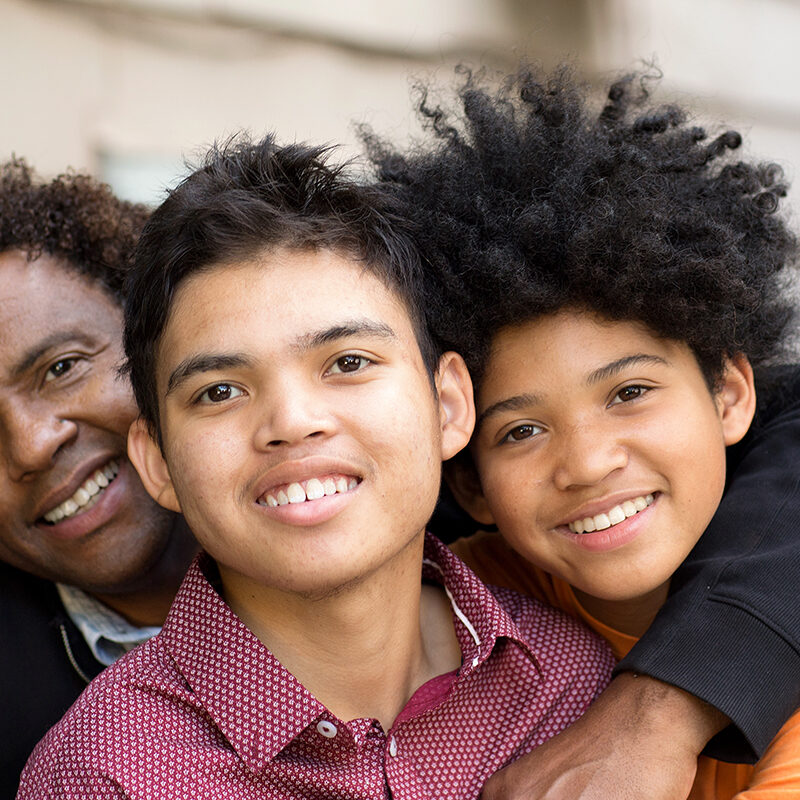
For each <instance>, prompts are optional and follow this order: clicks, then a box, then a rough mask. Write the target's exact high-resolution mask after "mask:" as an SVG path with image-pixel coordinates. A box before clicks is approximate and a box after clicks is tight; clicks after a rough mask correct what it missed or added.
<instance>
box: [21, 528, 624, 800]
mask: <svg viewBox="0 0 800 800" xmlns="http://www.w3.org/2000/svg"><path fill="white" fill-rule="evenodd" d="M208 567H209V562H208V560H207V557H204V556H201V557H200V558H199V559H198V560H197V561H195V563H194V564H193V565H192V566H191V568H190V569H189V572H188V573H187V575H186V578H185V579H184V582H183V585H182V586H181V589H180V591H179V592H178V595H177V597H176V599H175V602H174V604H173V607H172V610H171V611H170V614H169V616H168V618H167V621H166V623H165V625H164V628H163V630H162V632H161V633H160V634H158V635H157V636H156V637H154V638H153V639H151V640H150V641H149V642H147V643H146V644H144V645H142V646H141V647H139V648H137V649H136V650H134V651H133V652H132V653H130V654H129V655H127V656H125V657H124V658H123V659H121V660H120V661H118V662H117V663H116V664H115V665H113V666H112V667H110V668H109V669H107V670H106V671H105V672H103V673H102V674H101V675H100V676H99V677H98V678H97V679H95V680H94V681H93V682H92V684H91V685H90V686H89V687H88V688H87V689H86V691H85V692H84V693H83V695H82V696H81V698H80V699H79V700H78V702H77V703H76V704H75V705H74V706H73V707H72V709H71V710H70V711H69V712H68V713H67V716H66V717H65V718H64V719H63V720H62V721H61V723H59V725H57V726H56V727H55V728H53V729H52V730H51V731H50V733H49V734H48V735H47V737H46V738H45V739H44V740H43V741H42V742H41V743H40V744H39V746H38V747H37V749H36V750H35V751H34V754H33V756H32V757H31V760H30V761H29V763H28V766H27V767H26V770H25V772H24V774H23V779H22V784H21V788H20V793H19V795H18V797H19V798H21V800H43V798H51V797H52V798H71V799H72V800H78V798H81V799H82V798H86V799H87V800H88V798H92V800H102V799H104V798H109V799H110V798H115V799H118V798H120V797H126V798H131V800H137V798H147V799H148V800H162V798H163V800H176V798H192V800H200V799H201V798H208V800H212V799H213V800H228V799H230V800H234V798H235V799H236V800H250V799H251V798H252V799H253V800H255V798H276V799H278V798H280V800H284V799H287V800H288V798H296V799H297V800H299V799H300V798H302V799H303V800H323V798H324V799H325V800H328V799H329V798H352V799H353V800H355V799H356V798H359V799H360V798H364V799H366V798H371V799H372V800H374V799H375V798H389V797H391V798H393V799H394V800H422V799H423V798H424V799H425V800H432V798H437V799H438V800H457V799H458V798H476V797H477V796H478V794H479V792H480V789H481V787H482V785H483V783H484V782H485V781H486V779H487V778H488V777H489V776H490V775H492V774H493V773H494V772H495V771H496V770H498V769H499V768H501V767H502V766H504V765H505V764H507V763H509V762H510V761H512V760H514V759H515V758H517V757H518V756H520V755H522V754H523V753H526V752H528V751H529V750H531V749H532V748H534V747H536V746H537V745H540V744H541V743H542V742H544V741H546V740H547V739H549V738H550V737H551V736H554V735H555V734H556V733H558V732H559V731H560V730H562V729H563V728H565V727H566V726H567V725H569V724H570V723H571V722H573V721H574V720H575V719H577V718H578V717H579V716H580V715H581V714H582V713H583V711H584V710H585V709H586V707H587V706H588V705H589V704H590V703H591V702H592V700H593V699H594V698H595V697H596V696H597V694H598V693H599V692H600V691H601V690H602V688H603V687H604V686H605V684H606V683H607V681H608V679H609V676H610V673H611V668H612V661H613V660H612V657H611V654H610V652H609V651H608V648H607V646H606V645H605V643H603V642H602V641H601V640H599V639H598V638H597V637H595V636H594V635H593V634H591V633H589V632H588V631H587V630H586V629H585V628H583V627H581V626H580V625H579V624H578V623H576V622H575V621H574V620H572V619H570V618H568V617H565V616H563V615H562V614H560V613H559V612H557V611H554V610H552V609H550V608H547V607H545V606H542V605H540V604H538V603H536V602H535V601H531V600H529V599H526V598H523V597H522V596H520V595H517V594H514V593H513V592H510V591H508V590H502V589H493V590H491V591H490V590H489V589H487V588H486V587H485V586H484V585H483V584H482V583H481V582H480V581H479V580H478V578H477V577H476V576H475V575H474V574H473V573H472V572H471V571H470V570H469V569H468V568H467V567H466V566H465V565H464V564H463V563H462V562H461V561H459V560H458V559H457V558H456V557H455V556H454V555H453V554H452V553H450V551H449V550H447V548H445V547H444V546H443V545H442V544H441V543H439V542H438V541H437V540H436V539H434V538H433V537H428V539H427V541H426V547H425V563H424V565H423V578H424V579H427V580H430V581H433V582H437V583H440V584H443V585H444V587H445V589H446V591H447V593H448V595H449V597H450V600H451V603H452V607H453V613H454V624H455V627H456V633H457V635H458V639H459V642H460V645H461V651H462V666H461V668H460V669H459V670H458V671H457V672H454V673H452V674H449V675H442V676H439V677H438V678H436V679H434V680H432V681H429V682H428V683H426V684H425V685H423V686H422V687H420V689H419V690H418V691H417V693H416V694H415V695H414V696H413V697H412V698H411V700H410V701H409V702H408V704H407V705H406V707H405V708H404V709H403V711H402V712H401V713H400V715H399V716H398V717H397V719H396V720H395V721H394V723H393V724H392V726H391V728H390V730H388V731H384V730H383V729H382V728H381V726H380V724H379V723H378V721H377V720H375V719H355V720H350V721H345V720H341V719H338V718H337V717H336V716H335V715H334V714H332V713H331V712H330V711H329V710H328V709H326V708H325V706H323V705H322V704H321V703H320V702H319V701H318V700H317V699H316V698H315V697H314V696H313V695H312V694H311V693H310V692H309V691H308V690H307V689H305V688H304V687H303V686H302V684H300V682H299V681H298V680H297V679H296V678H295V677H294V676H293V675H292V674H291V673H290V672H288V671H287V670H286V669H285V668H284V667H283V666H282V665H281V664H280V662H279V661H277V659H276V658H275V657H274V656H273V655H272V654H271V653H270V652H269V650H267V648H266V647H264V645H263V644H262V643H261V642H260V641H259V640H258V639H257V638H256V637H255V636H254V635H253V634H252V633H251V632H250V631H249V630H248V629H247V627H245V625H244V624H243V623H242V622H241V620H240V619H239V618H238V617H236V616H235V615H234V614H233V612H232V611H231V610H230V608H229V607H228V606H227V605H226V604H225V602H224V601H223V600H222V598H221V597H220V596H219V594H218V593H217V592H216V591H215V589H214V588H213V586H212V585H211V584H210V583H209V581H208V579H207V578H206V575H205V571H206V570H207V569H208ZM390 657H391V655H390V654H387V658H390Z"/></svg>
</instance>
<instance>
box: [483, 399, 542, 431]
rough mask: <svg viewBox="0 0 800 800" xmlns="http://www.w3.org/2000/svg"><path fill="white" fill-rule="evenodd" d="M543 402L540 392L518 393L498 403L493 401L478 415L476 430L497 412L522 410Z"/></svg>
mask: <svg viewBox="0 0 800 800" xmlns="http://www.w3.org/2000/svg"><path fill="white" fill-rule="evenodd" d="M539 402H541V395H538V394H518V395H514V397H509V398H507V399H505V400H500V401H499V402H497V403H492V405H490V406H489V408H487V409H486V410H485V411H483V412H482V413H481V414H480V416H479V417H478V420H477V422H476V423H475V430H478V428H480V426H481V425H482V424H483V423H484V421H485V420H486V419H488V418H489V417H492V416H494V415H495V414H502V413H503V412H504V411H521V410H522V409H524V408H528V407H529V406H532V405H536V404H537V403H539Z"/></svg>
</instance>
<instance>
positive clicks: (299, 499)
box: [286, 483, 306, 503]
mask: <svg viewBox="0 0 800 800" xmlns="http://www.w3.org/2000/svg"><path fill="white" fill-rule="evenodd" d="M286 494H287V495H288V497H289V502H290V503H303V502H305V499H306V493H305V492H304V491H303V487H302V486H301V485H300V484H299V483H290V484H289V486H288V488H287V489H286Z"/></svg>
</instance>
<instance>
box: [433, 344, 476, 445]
mask: <svg viewBox="0 0 800 800" xmlns="http://www.w3.org/2000/svg"><path fill="white" fill-rule="evenodd" d="M436 391H437V394H438V396H439V419H440V423H441V428H442V461H446V460H447V459H448V458H452V457H453V456H454V455H455V454H456V453H457V452H458V451H459V450H462V449H463V448H464V447H466V446H467V442H469V437H470V436H472V429H473V428H474V427H475V401H474V399H473V396H472V380H471V378H470V377H469V371H468V370H467V365H466V364H465V363H464V359H463V358H462V357H461V356H460V355H458V353H453V352H448V353H445V354H444V355H443V356H442V357H441V358H440V359H439V367H438V369H437V371H436Z"/></svg>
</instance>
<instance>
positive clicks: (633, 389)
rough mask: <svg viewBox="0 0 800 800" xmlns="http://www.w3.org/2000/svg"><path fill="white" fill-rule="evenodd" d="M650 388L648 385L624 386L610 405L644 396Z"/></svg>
mask: <svg viewBox="0 0 800 800" xmlns="http://www.w3.org/2000/svg"><path fill="white" fill-rule="evenodd" d="M648 391H649V388H648V387H647V386H638V385H633V386H623V387H622V388H621V389H620V390H619V391H618V392H617V393H616V394H615V395H614V397H613V398H612V400H611V402H610V403H609V405H612V406H613V405H617V404H619V403H629V402H630V401H631V400H638V399H639V398H640V397H643V396H644V395H645V394H646V393H647V392H648Z"/></svg>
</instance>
